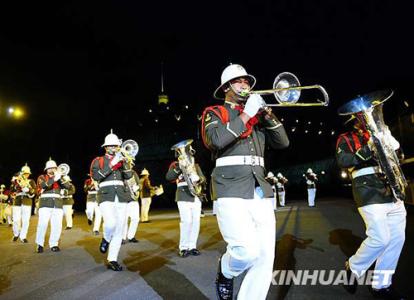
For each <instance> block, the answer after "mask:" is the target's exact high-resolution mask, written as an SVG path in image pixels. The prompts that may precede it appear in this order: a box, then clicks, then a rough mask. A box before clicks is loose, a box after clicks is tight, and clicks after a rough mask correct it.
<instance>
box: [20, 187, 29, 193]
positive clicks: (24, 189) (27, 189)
mask: <svg viewBox="0 0 414 300" xmlns="http://www.w3.org/2000/svg"><path fill="white" fill-rule="evenodd" d="M29 191H30V189H29V188H28V187H24V188H22V192H23V193H28V192H29Z"/></svg>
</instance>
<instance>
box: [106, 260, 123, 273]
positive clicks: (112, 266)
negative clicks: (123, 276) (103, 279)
mask: <svg viewBox="0 0 414 300" xmlns="http://www.w3.org/2000/svg"><path fill="white" fill-rule="evenodd" d="M107 267H108V269H111V270H112V271H117V272H118V271H122V266H121V265H120V264H118V262H116V261H110V262H108V265H107Z"/></svg>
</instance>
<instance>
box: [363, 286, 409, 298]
mask: <svg viewBox="0 0 414 300" xmlns="http://www.w3.org/2000/svg"><path fill="white" fill-rule="evenodd" d="M371 293H372V295H373V296H374V298H377V299H387V300H405V299H407V298H406V297H404V296H402V295H400V293H398V292H397V291H396V290H394V288H393V286H392V285H391V286H389V287H387V288H383V289H379V290H376V289H371Z"/></svg>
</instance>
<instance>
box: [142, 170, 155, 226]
mask: <svg viewBox="0 0 414 300" xmlns="http://www.w3.org/2000/svg"><path fill="white" fill-rule="evenodd" d="M149 175H150V173H149V172H148V170H147V169H145V168H144V169H143V170H142V172H141V174H140V176H141V178H140V180H139V186H140V193H141V222H142V223H149V219H148V213H149V210H150V206H151V201H152V194H153V192H154V190H155V187H154V186H152V185H151V181H150V179H149Z"/></svg>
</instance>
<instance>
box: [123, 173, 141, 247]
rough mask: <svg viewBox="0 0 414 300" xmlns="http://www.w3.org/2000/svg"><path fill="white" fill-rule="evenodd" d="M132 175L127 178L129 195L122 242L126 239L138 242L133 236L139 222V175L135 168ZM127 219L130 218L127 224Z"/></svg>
mask: <svg viewBox="0 0 414 300" xmlns="http://www.w3.org/2000/svg"><path fill="white" fill-rule="evenodd" d="M132 173H133V176H132V177H131V178H130V179H128V185H129V189H130V191H131V195H130V198H129V201H128V204H127V214H126V220H125V226H124V233H123V243H125V242H126V240H127V239H128V241H129V242H130V243H138V240H137V239H136V238H135V235H136V233H137V229H138V224H139V203H138V198H139V177H138V174H137V172H135V170H132ZM128 219H131V222H130V223H129V226H128Z"/></svg>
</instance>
